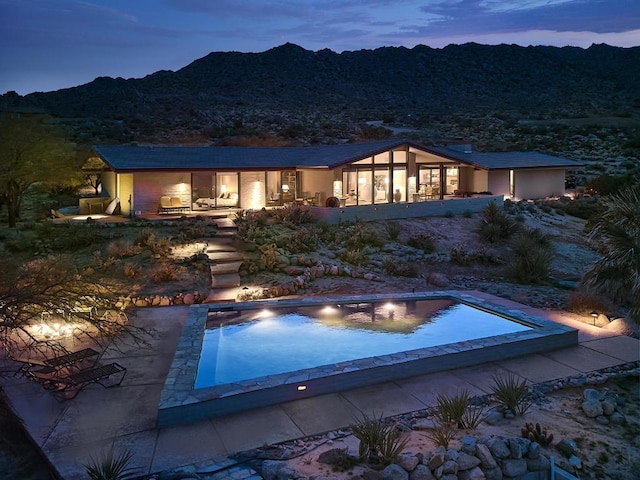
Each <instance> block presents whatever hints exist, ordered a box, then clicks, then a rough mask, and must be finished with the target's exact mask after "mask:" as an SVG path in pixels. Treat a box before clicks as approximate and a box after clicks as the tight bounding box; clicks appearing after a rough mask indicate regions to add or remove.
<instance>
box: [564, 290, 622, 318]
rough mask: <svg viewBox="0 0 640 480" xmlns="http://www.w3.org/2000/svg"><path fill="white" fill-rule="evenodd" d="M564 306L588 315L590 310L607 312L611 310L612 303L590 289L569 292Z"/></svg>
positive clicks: (569, 309)
mask: <svg viewBox="0 0 640 480" xmlns="http://www.w3.org/2000/svg"><path fill="white" fill-rule="evenodd" d="M566 308H567V310H568V311H570V312H573V313H577V314H578V315H589V314H590V313H591V312H599V313H604V314H607V313H610V312H612V311H613V305H612V304H611V301H610V300H609V299H608V298H606V297H605V296H603V295H601V294H599V293H597V292H593V291H590V290H576V291H574V292H571V293H570V294H569V297H568V298H567V306H566Z"/></svg>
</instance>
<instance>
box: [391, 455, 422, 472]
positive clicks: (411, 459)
mask: <svg viewBox="0 0 640 480" xmlns="http://www.w3.org/2000/svg"><path fill="white" fill-rule="evenodd" d="M396 463H397V464H398V465H400V466H401V467H402V468H404V469H405V470H406V471H407V472H412V471H413V470H414V469H415V468H416V467H417V466H418V463H420V460H419V459H418V457H416V456H415V455H414V454H413V453H403V454H401V455H399V456H398V459H397V461H396Z"/></svg>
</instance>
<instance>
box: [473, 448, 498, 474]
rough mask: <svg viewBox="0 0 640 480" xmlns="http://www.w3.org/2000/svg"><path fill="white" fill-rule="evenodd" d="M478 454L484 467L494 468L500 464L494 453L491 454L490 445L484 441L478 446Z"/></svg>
mask: <svg viewBox="0 0 640 480" xmlns="http://www.w3.org/2000/svg"><path fill="white" fill-rule="evenodd" d="M476 456H477V457H478V458H479V459H480V464H481V465H482V468H484V469H492V468H496V467H497V466H498V464H497V463H496V459H495V458H493V455H491V452H490V451H489V447H487V446H486V445H485V444H484V443H479V444H478V445H477V446H476Z"/></svg>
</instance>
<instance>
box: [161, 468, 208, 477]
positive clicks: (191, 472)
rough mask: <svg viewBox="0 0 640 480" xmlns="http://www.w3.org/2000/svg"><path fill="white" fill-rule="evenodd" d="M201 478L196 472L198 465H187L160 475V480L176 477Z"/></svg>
mask: <svg viewBox="0 0 640 480" xmlns="http://www.w3.org/2000/svg"><path fill="white" fill-rule="evenodd" d="M198 478H200V477H199V476H198V474H197V473H196V467H194V466H193V465H189V466H186V467H180V468H176V469H173V470H167V471H165V472H162V473H160V475H158V480H175V479H180V480H182V479H198Z"/></svg>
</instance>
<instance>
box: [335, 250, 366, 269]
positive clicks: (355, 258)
mask: <svg viewBox="0 0 640 480" xmlns="http://www.w3.org/2000/svg"><path fill="white" fill-rule="evenodd" d="M338 257H339V258H340V260H342V261H345V262H347V263H350V264H351V265H366V264H367V263H369V256H368V255H367V254H366V252H365V251H363V250H360V249H359V248H347V249H344V250H342V251H341V252H340V253H339V254H338Z"/></svg>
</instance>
